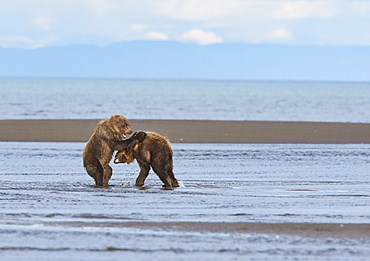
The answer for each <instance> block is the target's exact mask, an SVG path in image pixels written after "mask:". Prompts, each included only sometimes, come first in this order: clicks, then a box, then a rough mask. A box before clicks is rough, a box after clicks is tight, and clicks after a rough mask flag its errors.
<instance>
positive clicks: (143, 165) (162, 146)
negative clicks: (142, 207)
mask: <svg viewBox="0 0 370 261" xmlns="http://www.w3.org/2000/svg"><path fill="white" fill-rule="evenodd" d="M146 134H147V135H146V137H145V138H144V140H143V141H142V142H139V143H136V144H135V145H134V147H133V149H132V151H127V150H121V151H118V152H117V154H116V156H115V159H114V163H116V164H117V163H127V164H130V163H132V162H133V161H134V160H135V159H136V161H137V162H138V164H139V166H140V173H139V176H138V177H137V179H136V183H135V186H143V185H144V181H145V179H146V178H147V176H148V174H149V170H150V167H152V169H153V171H154V172H155V173H156V174H157V175H158V177H159V178H160V179H161V181H162V182H163V183H164V187H167V188H172V187H178V186H179V184H178V182H177V179H176V178H175V176H174V174H173V161H172V156H173V151H172V148H171V145H170V142H169V140H167V139H166V138H165V137H163V136H161V135H159V134H158V133H155V132H146Z"/></svg>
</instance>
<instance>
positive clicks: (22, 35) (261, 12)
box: [0, 0, 370, 48]
mask: <svg viewBox="0 0 370 261" xmlns="http://www.w3.org/2000/svg"><path fill="white" fill-rule="evenodd" d="M143 39H146V40H164V41H167V40H171V41H179V42H193V43H197V44H201V45H206V44H213V43H222V42H246V43H282V44H294V45H370V1H350V0H348V1H338V0H336V1H331V0H324V1H315V0H312V1H299V0H276V1H263V0H262V1H261V0H2V1H1V3H0V46H2V47H22V48H37V47H44V46H50V45H69V44H94V45H108V44H111V43H114V42H119V41H130V40H143Z"/></svg>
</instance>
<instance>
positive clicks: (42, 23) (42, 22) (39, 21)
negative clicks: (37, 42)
mask: <svg viewBox="0 0 370 261" xmlns="http://www.w3.org/2000/svg"><path fill="white" fill-rule="evenodd" d="M33 23H34V24H35V25H36V26H38V27H39V28H41V29H44V30H49V29H50V28H51V20H50V19H48V18H45V17H41V16H38V17H35V18H34V19H33Z"/></svg>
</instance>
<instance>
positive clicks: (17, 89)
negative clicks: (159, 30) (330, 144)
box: [0, 78, 370, 123]
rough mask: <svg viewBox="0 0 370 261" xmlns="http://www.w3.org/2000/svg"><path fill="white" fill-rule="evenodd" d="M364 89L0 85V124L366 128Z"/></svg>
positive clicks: (93, 82) (368, 87)
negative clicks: (166, 122)
mask: <svg viewBox="0 0 370 261" xmlns="http://www.w3.org/2000/svg"><path fill="white" fill-rule="evenodd" d="M369 111H370V83H354V82H347V83H346V82H274V81H271V82H258V81H201V80H125V79H52V78H50V79H49V78H0V115H1V116H0V119H100V118H106V117H108V116H110V115H111V114H113V113H120V114H123V115H125V116H126V117H127V118H129V119H203V120H277V121H331V122H366V123H368V122H370V113H369Z"/></svg>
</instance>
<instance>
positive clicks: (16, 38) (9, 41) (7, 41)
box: [0, 35, 57, 49]
mask: <svg viewBox="0 0 370 261" xmlns="http://www.w3.org/2000/svg"><path fill="white" fill-rule="evenodd" d="M56 40H57V37H53V36H50V37H47V38H45V39H35V38H31V37H29V36H26V35H8V36H3V37H0V43H1V44H0V45H1V46H2V47H19V48H27V49H36V48H41V47H45V46H47V45H49V44H50V43H52V42H55V41H56Z"/></svg>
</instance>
